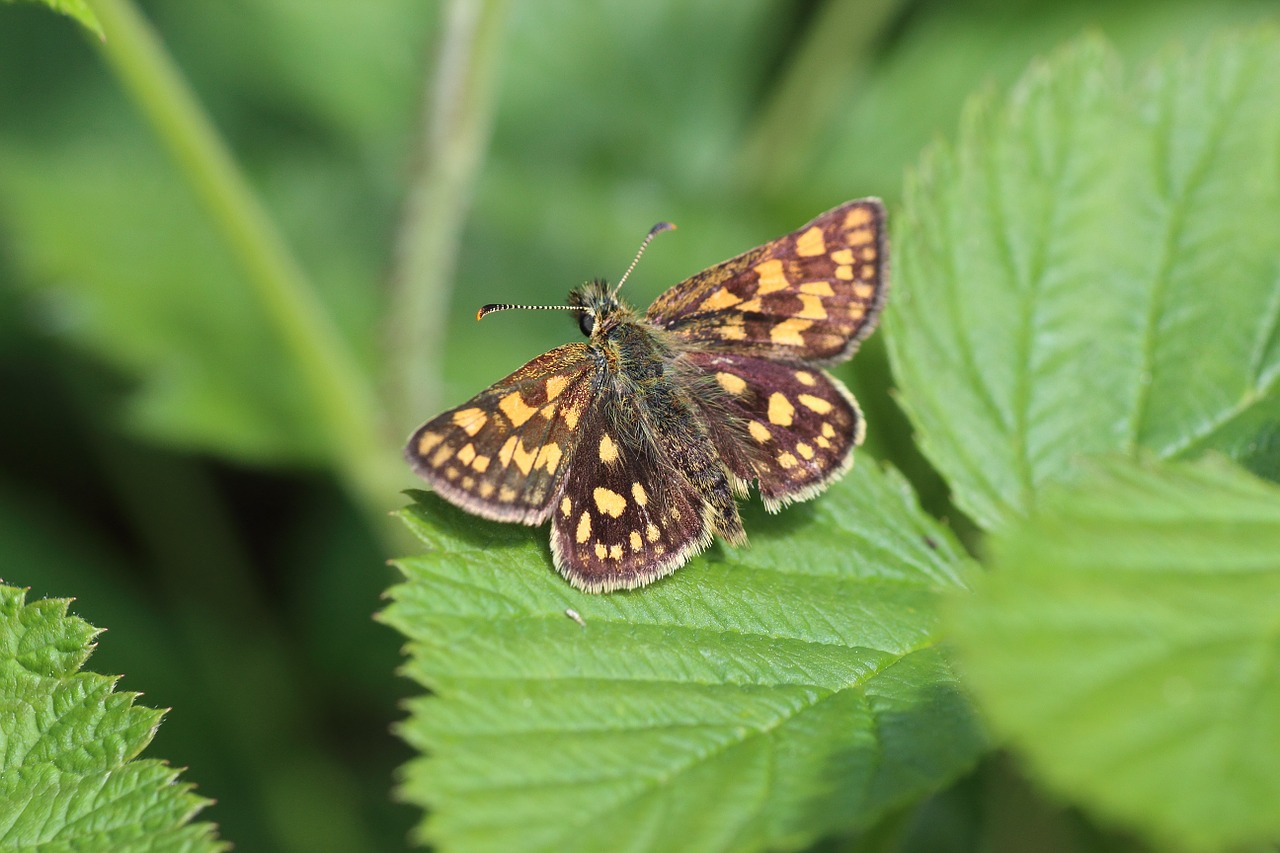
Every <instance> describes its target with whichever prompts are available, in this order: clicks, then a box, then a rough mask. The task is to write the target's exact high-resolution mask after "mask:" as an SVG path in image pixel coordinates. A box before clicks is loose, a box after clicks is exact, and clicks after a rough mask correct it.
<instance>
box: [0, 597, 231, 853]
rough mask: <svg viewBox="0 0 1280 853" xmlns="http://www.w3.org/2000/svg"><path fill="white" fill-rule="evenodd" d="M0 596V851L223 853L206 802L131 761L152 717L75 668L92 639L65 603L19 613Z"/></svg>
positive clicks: (111, 684)
mask: <svg viewBox="0 0 1280 853" xmlns="http://www.w3.org/2000/svg"><path fill="white" fill-rule="evenodd" d="M25 598H26V593H25V592H24V591H23V590H20V589H16V588H14V587H8V586H0V847H3V848H4V849H6V850H14V849H23V850H30V849H36V848H38V849H40V850H113V851H134V850H138V851H141V850H175V851H186V850H190V851H200V850H225V849H227V846H226V845H225V844H223V843H221V842H219V841H218V840H217V839H216V837H215V835H214V827H213V825H212V824H209V823H192V822H191V819H192V818H193V817H194V816H195V814H196V813H197V812H199V811H200V810H201V809H203V808H204V807H205V806H206V805H208V803H209V801H208V800H205V799H203V798H201V797H197V796H196V795H194V794H192V793H191V786H190V785H189V784H185V783H179V782H178V781H177V777H178V772H177V771H175V770H173V769H171V768H169V767H168V766H166V765H165V764H164V763H162V762H160V761H156V760H154V759H147V760H139V759H137V755H138V754H139V753H140V752H141V751H142V750H143V749H144V748H145V747H146V745H147V744H148V743H150V742H151V738H152V737H153V736H154V735H155V732H156V728H157V727H158V726H159V725H160V718H161V716H163V712H161V711H154V710H151V709H149V708H143V707H139V706H137V705H134V704H133V701H134V698H135V697H136V695H137V694H133V693H117V692H115V679H112V678H107V677H106V676H102V675H97V674H95V673H90V672H80V671H79V670H80V667H81V666H82V665H83V664H84V662H85V660H86V659H87V658H88V657H89V654H90V652H92V650H93V639H94V637H96V636H97V635H98V633H99V631H97V630H96V629H94V628H93V627H91V626H90V625H89V624H88V623H86V622H85V621H84V620H82V619H78V618H76V617H74V616H68V615H67V605H68V604H69V603H70V602H69V601H67V600H55V599H45V600H43V601H37V602H34V603H32V604H27V603H25Z"/></svg>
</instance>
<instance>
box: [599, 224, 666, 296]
mask: <svg viewBox="0 0 1280 853" xmlns="http://www.w3.org/2000/svg"><path fill="white" fill-rule="evenodd" d="M674 230H676V226H675V224H674V223H671V222H659V223H658V224H657V225H655V226H653V227H652V228H650V229H649V233H648V234H646V235H644V240H642V241H641V242H640V248H639V249H637V250H636V256H635V257H634V258H632V259H631V266H629V267H627V271H626V272H624V273H623V274H622V278H620V279H618V283H617V284H616V285H614V288H613V296H615V297H616V296H617V295H618V291H619V290H621V289H622V283H623V282H624V281H626V280H627V276H629V275H631V271H632V270H633V269H635V268H636V264H638V263H640V256H641V255H643V254H644V250H645V249H647V248H648V247H649V242H650V241H651V240H652V239H653V238H654V237H657V236H658V235H659V234H661V233H662V232H663V231H674Z"/></svg>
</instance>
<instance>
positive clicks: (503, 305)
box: [476, 302, 585, 320]
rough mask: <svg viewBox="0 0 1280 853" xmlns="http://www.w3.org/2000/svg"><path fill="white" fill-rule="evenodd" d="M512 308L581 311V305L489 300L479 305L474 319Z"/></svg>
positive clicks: (480, 318)
mask: <svg viewBox="0 0 1280 853" xmlns="http://www.w3.org/2000/svg"><path fill="white" fill-rule="evenodd" d="M512 308H523V309H524V310H526V311H583V310H585V309H584V308H583V307H582V306H581V305H513V304H511V303H510V302H491V303H489V304H488V305H484V306H481V308H480V310H479V311H477V312H476V319H477V320H483V319H484V318H485V317H487V316H489V315H490V314H492V313H493V312H495V311H510V310H511V309H512Z"/></svg>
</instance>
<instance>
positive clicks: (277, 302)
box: [91, 0, 407, 529]
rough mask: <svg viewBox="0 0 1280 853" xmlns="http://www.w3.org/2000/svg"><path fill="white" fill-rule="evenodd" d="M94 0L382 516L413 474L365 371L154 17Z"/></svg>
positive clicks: (153, 115)
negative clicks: (386, 428)
mask: <svg viewBox="0 0 1280 853" xmlns="http://www.w3.org/2000/svg"><path fill="white" fill-rule="evenodd" d="M91 6H92V8H93V11H94V13H95V14H96V15H97V17H98V20H99V21H100V22H101V23H102V28H103V31H104V32H105V33H106V38H105V40H104V41H103V42H102V44H101V45H100V47H101V49H102V52H103V55H104V56H105V57H106V60H107V62H108V63H109V65H110V66H111V68H112V69H113V70H114V72H115V73H116V75H117V76H118V78H119V79H120V81H121V83H122V85H123V86H124V88H125V89H126V91H128V93H129V94H130V96H131V97H132V98H133V100H134V101H135V103H136V104H137V105H138V107H139V109H140V110H141V111H142V113H143V114H144V115H145V116H146V118H147V120H148V121H149V122H150V123H151V125H152V127H153V128H154V129H155V132H156V134H157V135H158V136H159V137H160V139H161V140H162V142H163V143H164V144H165V145H166V146H167V147H168V149H169V151H170V153H171V154H172V155H173V157H174V158H175V159H176V160H177V162H178V165H179V167H180V168H181V169H182V173H183V175H184V176H185V177H186V179H187V180H188V181H189V182H190V184H191V186H192V187H193V189H194V190H195V192H196V194H197V196H198V197H199V198H200V200H201V201H202V202H203V204H204V206H205V208H206V210H207V211H208V213H209V215H210V217H211V218H212V220H213V223H214V225H215V227H216V228H217V229H218V231H219V232H220V233H221V235H222V237H223V239H224V240H225V241H226V242H227V245H228V247H229V248H230V251H231V252H232V254H233V256H234V257H235V258H236V259H237V261H238V262H239V263H240V265H241V266H242V267H243V269H244V271H245V274H246V276H247V277H248V279H249V281H250V282H251V284H252V286H253V288H254V292H255V293H256V294H257V296H258V299H259V301H260V303H261V306H262V309H263V311H264V312H265V314H266V316H267V318H268V319H269V321H270V322H271V323H272V325H273V326H274V328H275V329H276V330H277V332H278V333H279V335H280V337H281V339H282V341H283V343H284V346H285V349H286V351H287V352H288V354H289V356H290V357H291V358H292V359H293V361H294V363H295V366H296V368H297V370H298V373H299V374H300V376H301V380H302V382H303V383H304V385H305V387H306V388H307V390H308V391H309V392H310V396H311V398H312V400H313V402H314V405H315V409H316V414H317V417H318V418H320V419H321V420H322V421H323V423H324V424H325V426H326V427H327V429H328V433H329V440H330V446H331V453H332V455H333V461H334V465H335V467H336V469H337V470H338V473H339V475H340V477H341V478H342V480H343V481H344V483H345V485H346V486H347V488H348V489H349V490H350V491H351V492H352V493H353V494H354V495H355V496H356V499H357V501H358V503H359V504H361V505H362V506H363V507H365V508H366V509H368V510H369V511H371V512H376V513H377V514H378V515H379V516H380V515H381V513H382V512H383V511H384V510H385V509H387V508H388V507H389V505H390V503H391V496H392V495H393V494H394V493H395V490H396V489H398V488H400V487H402V486H404V485H407V479H406V478H405V477H404V476H403V475H402V473H401V471H400V468H399V466H398V462H399V454H397V453H396V452H395V451H394V450H393V449H392V446H391V444H390V442H389V441H387V440H385V439H384V438H383V435H382V433H381V431H380V430H381V420H382V414H381V412H380V410H379V408H378V400H377V397H376V395H375V394H374V393H373V389H372V387H371V385H370V383H369V381H368V379H367V377H365V376H363V375H362V373H361V371H360V369H359V367H358V366H357V364H356V361H355V358H354V356H353V355H352V353H351V351H350V349H349V347H348V344H347V342H346V341H345V340H344V339H343V338H342V336H341V335H340V334H339V333H338V331H337V329H336V328H335V326H334V324H333V322H332V320H331V318H330V317H329V316H328V314H327V313H326V311H325V308H324V306H323V305H322V303H321V301H320V299H319V297H318V296H317V294H316V292H315V289H314V287H313V286H312V284H311V282H310V281H309V280H308V279H307V276H306V274H305V273H304V272H303V271H302V269H301V267H300V266H299V264H298V263H297V261H296V260H295V259H294V258H293V257H292V255H291V254H290V252H289V250H288V248H287V247H286V246H285V243H284V240H283V239H282V238H281V236H280V234H279V233H278V231H277V230H276V227H275V225H274V223H273V222H272V220H271V218H270V217H269V216H268V215H267V213H266V211H265V210H264V209H263V207H262V205H261V204H260V203H259V201H258V200H257V198H256V197H255V195H254V193H253V191H252V189H251V188H250V187H249V184H248V182H247V181H246V180H245V177H244V175H243V174H242V173H241V171H240V170H239V168H238V167H237V165H236V163H235V161H234V160H233V158H232V156H231V153H230V152H229V151H228V150H227V147H226V145H225V144H224V143H223V142H222V140H221V138H220V137H219V136H218V134H217V132H216V130H215V129H214V127H213V125H212V123H211V121H210V120H209V118H208V116H207V115H206V114H205V112H204V111H203V110H202V109H201V107H200V105H199V103H198V102H197V99H196V97H195V94H194V93H193V92H192V91H191V89H190V87H189V86H188V85H187V83H186V81H185V80H184V79H183V78H182V75H181V73H180V71H179V69H178V67H177V66H176V65H175V63H174V62H173V60H172V58H171V57H170V56H169V55H168V54H167V53H166V52H165V50H164V47H163V45H162V44H161V43H160V40H159V39H158V38H157V36H156V34H155V32H154V31H153V30H152V28H151V26H150V25H149V24H148V23H147V21H146V20H144V19H143V17H142V16H141V14H139V12H138V10H137V9H136V8H135V7H134V5H133V4H132V3H130V2H129V0H91ZM379 526H380V529H381V528H382V527H383V526H384V525H382V523H381V522H379Z"/></svg>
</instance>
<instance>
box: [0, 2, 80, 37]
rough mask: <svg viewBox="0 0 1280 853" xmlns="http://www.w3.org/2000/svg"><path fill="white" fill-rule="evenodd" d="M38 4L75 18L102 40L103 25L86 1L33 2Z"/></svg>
mask: <svg viewBox="0 0 1280 853" xmlns="http://www.w3.org/2000/svg"><path fill="white" fill-rule="evenodd" d="M5 2H8V3H16V2H18V0H5ZM33 2H36V3H43V4H44V5H45V6H48V7H49V8H50V9H52V10H53V11H55V12H59V13H61V14H63V15H66V16H68V17H70V18H74V19H76V20H77V21H79V22H80V25H81V26H83V27H84V28H85V29H86V30H89V31H90V32H92V33H93V34H94V35H96V36H97V37H98V38H102V37H103V35H102V25H101V24H100V23H98V19H97V17H96V16H95V15H94V14H93V10H92V9H90V8H89V4H88V3H87V2H86V0H33Z"/></svg>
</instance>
